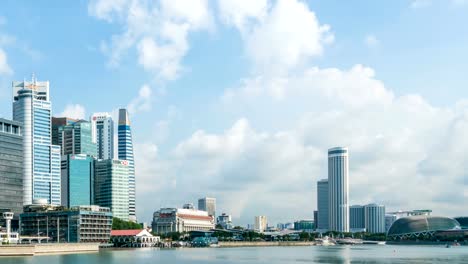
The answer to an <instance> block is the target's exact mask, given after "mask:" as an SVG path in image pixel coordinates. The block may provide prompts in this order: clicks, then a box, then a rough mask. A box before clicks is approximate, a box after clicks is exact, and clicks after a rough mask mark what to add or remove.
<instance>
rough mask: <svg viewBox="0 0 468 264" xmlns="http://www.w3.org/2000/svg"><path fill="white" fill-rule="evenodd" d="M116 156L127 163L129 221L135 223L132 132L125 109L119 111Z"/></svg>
mask: <svg viewBox="0 0 468 264" xmlns="http://www.w3.org/2000/svg"><path fill="white" fill-rule="evenodd" d="M118 154H119V159H120V160H126V161H128V198H129V209H128V211H129V214H130V220H132V221H135V222H136V220H137V219H136V201H135V196H136V190H135V162H134V158H133V142H132V130H131V127H130V118H129V116H128V112H127V109H119V127H118Z"/></svg>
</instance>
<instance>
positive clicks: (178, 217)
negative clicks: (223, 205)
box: [152, 208, 215, 234]
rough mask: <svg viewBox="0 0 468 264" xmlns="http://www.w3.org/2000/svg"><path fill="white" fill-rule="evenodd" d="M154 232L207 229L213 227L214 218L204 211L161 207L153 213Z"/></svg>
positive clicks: (165, 232)
mask: <svg viewBox="0 0 468 264" xmlns="http://www.w3.org/2000/svg"><path fill="white" fill-rule="evenodd" d="M152 228H153V233H154V234H167V233H171V232H190V231H208V230H211V229H214V228H215V223H214V218H213V217H212V216H209V215H208V212H206V211H200V210H196V209H193V208H192V209H186V208H182V209H180V208H161V209H160V210H158V211H156V212H155V213H154V214H153V222H152Z"/></svg>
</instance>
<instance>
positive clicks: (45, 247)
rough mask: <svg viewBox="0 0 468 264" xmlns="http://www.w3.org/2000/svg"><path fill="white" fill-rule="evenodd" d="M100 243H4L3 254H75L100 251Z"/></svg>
mask: <svg viewBox="0 0 468 264" xmlns="http://www.w3.org/2000/svg"><path fill="white" fill-rule="evenodd" d="M98 251H99V243H69V244H68V243H63V244H61V243H60V244H55V243H54V244H52V243H50V244H30V245H2V246H0V257H1V256H35V255H47V254H72V253H73V254H74V253H87V252H98Z"/></svg>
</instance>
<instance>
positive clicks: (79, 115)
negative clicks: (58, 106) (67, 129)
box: [57, 104, 86, 119]
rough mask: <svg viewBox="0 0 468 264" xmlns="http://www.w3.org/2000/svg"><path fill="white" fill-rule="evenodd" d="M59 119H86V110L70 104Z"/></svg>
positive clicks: (78, 105) (59, 115) (60, 114)
mask: <svg viewBox="0 0 468 264" xmlns="http://www.w3.org/2000/svg"><path fill="white" fill-rule="evenodd" d="M57 116H58V117H69V118H75V119H86V109H85V108H84V106H82V105H80V104H68V105H66V106H65V109H64V110H63V112H61V113H59V114H58V115H57Z"/></svg>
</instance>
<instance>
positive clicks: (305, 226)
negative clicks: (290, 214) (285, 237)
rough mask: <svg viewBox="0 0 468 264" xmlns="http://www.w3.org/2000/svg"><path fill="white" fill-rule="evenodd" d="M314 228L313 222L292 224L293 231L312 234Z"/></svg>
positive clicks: (301, 221)
mask: <svg viewBox="0 0 468 264" xmlns="http://www.w3.org/2000/svg"><path fill="white" fill-rule="evenodd" d="M314 228H315V224H314V221H313V220H299V221H296V222H294V230H296V231H304V232H312V231H313V230H314Z"/></svg>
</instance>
